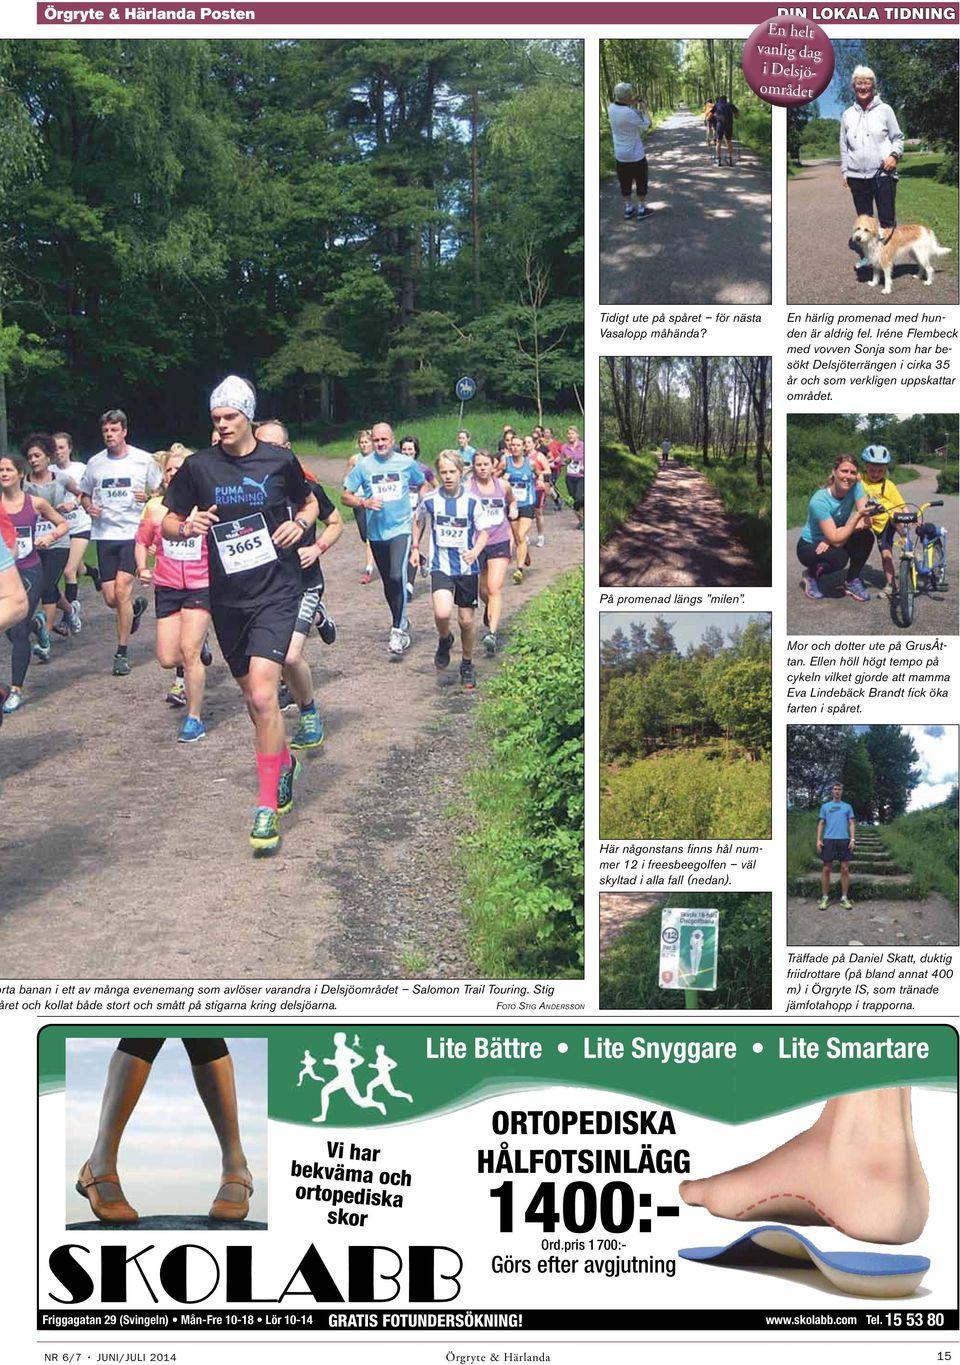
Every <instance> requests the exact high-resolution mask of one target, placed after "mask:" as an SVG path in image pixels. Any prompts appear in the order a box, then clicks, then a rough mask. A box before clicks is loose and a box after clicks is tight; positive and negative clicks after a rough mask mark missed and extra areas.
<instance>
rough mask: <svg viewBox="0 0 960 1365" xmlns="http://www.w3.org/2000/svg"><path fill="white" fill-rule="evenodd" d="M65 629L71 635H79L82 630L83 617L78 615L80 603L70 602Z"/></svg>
mask: <svg viewBox="0 0 960 1365" xmlns="http://www.w3.org/2000/svg"><path fill="white" fill-rule="evenodd" d="M67 630H69V632H70V634H71V635H79V634H80V632H81V630H83V618H82V617H81V615H80V603H79V602H71V603H70V614H69V615H68V617H67Z"/></svg>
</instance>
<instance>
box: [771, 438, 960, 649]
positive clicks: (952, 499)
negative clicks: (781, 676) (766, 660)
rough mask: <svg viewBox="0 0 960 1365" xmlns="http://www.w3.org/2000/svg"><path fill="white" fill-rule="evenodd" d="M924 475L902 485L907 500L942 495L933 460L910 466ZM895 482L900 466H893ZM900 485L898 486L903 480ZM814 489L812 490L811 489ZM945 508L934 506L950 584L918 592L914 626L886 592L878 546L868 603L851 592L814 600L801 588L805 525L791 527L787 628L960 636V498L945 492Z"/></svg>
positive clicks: (868, 572)
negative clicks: (956, 558)
mask: <svg viewBox="0 0 960 1365" xmlns="http://www.w3.org/2000/svg"><path fill="white" fill-rule="evenodd" d="M908 468H911V469H915V470H917V472H918V473H919V475H920V477H919V478H917V479H913V480H911V482H910V483H905V484H904V485H903V487H902V489H901V492H902V493H903V496H904V499H905V500H906V501H907V502H912V503H923V502H926V501H927V500H928V499H929V498H934V497H937V492H936V488H937V471H936V470H935V469H931V468H930V467H929V465H919V464H918V465H910V466H908ZM894 482H896V471H894ZM898 487H899V485H898ZM811 491H812V490H811ZM943 504H944V505H943V507H937V508H933V509H931V512H930V515H931V517H932V518H933V520H934V521H935V523H936V524H937V525H938V526H946V528H947V587H946V589H945V591H943V592H930V593H926V592H925V593H922V594H920V595H918V596H917V598H916V602H915V608H914V619H913V623H912V625H911V626H910V628H909V630H906V629H905V628H904V627H903V626H902V625H901V624H900V622H899V619H898V614H897V608H896V605H895V604H894V603H892V602H891V601H890V599H889V598H887V597H884V596H883V595H882V594H881V592H880V589H881V588H882V587H883V582H884V578H883V571H882V569H881V567H880V554H879V551H878V550H877V549H876V548H874V550H873V551H872V553H871V555H870V558H869V559H868V560H867V563H866V566H865V568H864V572H863V581H864V583H865V584H866V586H867V588H868V589H869V590H870V593H871V597H870V601H869V602H856V601H854V599H853V598H852V597H836V598H833V597H831V598H824V599H823V600H822V601H820V602H811V601H810V599H809V598H808V597H805V596H804V594H803V593H802V592H801V590H800V587H799V586H798V585H799V583H800V578H801V575H802V573H803V569H802V566H801V564H800V561H799V559H797V552H796V546H797V541H798V540H799V539H800V531H801V529H802V528H801V527H799V526H796V527H793V528H792V529H791V530H789V531H788V532H787V630H788V631H789V632H790V633H791V634H792V635H837V634H845V633H850V632H853V633H855V634H857V635H869V636H874V635H908V634H909V635H941V634H947V635H956V633H957V601H958V596H957V570H956V565H955V562H953V561H952V556H953V554H954V547H955V546H956V545H957V543H958V542H957V530H958V524H960V516H958V512H960V498H958V497H956V495H953V496H946V497H944V499H943Z"/></svg>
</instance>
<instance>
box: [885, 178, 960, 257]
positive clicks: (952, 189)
mask: <svg viewBox="0 0 960 1365" xmlns="http://www.w3.org/2000/svg"><path fill="white" fill-rule="evenodd" d="M943 161H944V157H943V156H941V155H939V154H938V153H936V152H918V153H916V154H915V155H914V154H913V153H911V154H909V155H907V156H905V157H904V159H903V162H902V163H901V165H900V169H899V175H900V184H899V186H898V188H897V220H898V221H899V222H901V223H925V224H926V226H927V227H929V228H932V229H933V231H934V232H935V233H936V234H937V241H938V242H939V243H940V245H941V246H948V247H949V248H950V251H951V255H949V256H940V257H939V258H938V259H937V261H936V263H935V264H936V269H937V270H942V271H944V272H945V273H946V274H948V275H955V274H956V273H957V187H956V185H948V184H941V183H940V182H939V181H938V180H937V179H936V174H937V171H938V170H939V168H940V166H941V165H942V163H943Z"/></svg>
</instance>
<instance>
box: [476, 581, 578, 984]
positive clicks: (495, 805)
mask: <svg viewBox="0 0 960 1365" xmlns="http://www.w3.org/2000/svg"><path fill="white" fill-rule="evenodd" d="M477 738H478V750H479V752H480V754H481V755H482V757H481V758H480V759H478V761H477V763H476V764H475V766H474V768H473V770H472V772H471V773H470V776H469V778H468V784H467V786H468V793H469V795H470V798H471V803H472V806H473V814H472V817H471V819H470V830H471V833H469V834H467V835H465V836H464V840H463V855H464V861H465V865H466V887H465V894H464V912H465V914H466V916H467V919H468V923H469V926H470V938H471V950H472V953H473V956H474V960H475V961H476V962H477V965H478V969H479V974H480V975H481V976H489V977H513V978H516V977H577V976H581V975H582V973H583V569H582V568H581V569H576V570H574V571H573V572H571V573H569V574H566V575H564V577H563V578H561V579H558V580H557V582H556V583H555V584H554V585H553V586H552V587H550V588H548V589H547V590H546V591H545V592H543V593H541V594H540V595H539V596H538V597H537V598H535V599H534V601H533V602H531V603H530V604H529V605H528V606H527V607H525V608H524V610H523V611H522V612H521V613H520V614H519V618H518V620H517V622H516V624H515V625H514V627H513V631H512V634H511V637H510V640H509V644H508V646H507V649H506V650H505V657H504V662H503V667H502V668H501V670H500V672H499V674H498V675H497V677H496V679H495V680H494V682H493V683H492V684H491V685H490V687H489V689H488V690H487V692H486V695H485V696H484V699H483V702H482V704H481V707H480V710H479V715H478V720H477Z"/></svg>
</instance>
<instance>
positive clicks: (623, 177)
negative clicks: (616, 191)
mask: <svg viewBox="0 0 960 1365" xmlns="http://www.w3.org/2000/svg"><path fill="white" fill-rule="evenodd" d="M643 107H644V106H643V101H642V100H641V99H640V97H639V95H637V96H634V93H633V86H632V85H631V84H630V82H629V81H620V82H618V84H617V85H615V86H614V87H613V100H612V102H611V103H610V104H608V105H607V118H608V119H609V120H610V132H611V134H612V136H613V155H614V159H615V160H616V163H617V179H618V180H619V182H620V193H621V194H622V195H623V216H624V218H646V216H647V214H648V213H649V211H650V210H649V209H648V208H647V205H646V199H647V188H648V171H647V153H646V151H645V150H644V146H643V136H642V135H643V133H644V132H645V130H646V129H647V128H649V127H650V119H649V117H648V116H647V114H646V113H644V112H642V111H643ZM634 188H636V192H637V202H636V205H634V203H633V191H634Z"/></svg>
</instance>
